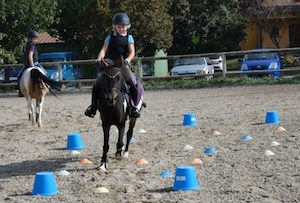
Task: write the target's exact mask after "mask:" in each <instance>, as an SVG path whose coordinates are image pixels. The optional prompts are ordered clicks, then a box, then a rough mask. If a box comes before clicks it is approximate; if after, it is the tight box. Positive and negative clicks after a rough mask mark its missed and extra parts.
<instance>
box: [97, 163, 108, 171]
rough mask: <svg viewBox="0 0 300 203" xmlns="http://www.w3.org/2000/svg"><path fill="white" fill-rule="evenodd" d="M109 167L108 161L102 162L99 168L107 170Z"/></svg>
mask: <svg viewBox="0 0 300 203" xmlns="http://www.w3.org/2000/svg"><path fill="white" fill-rule="evenodd" d="M106 169H107V163H105V162H102V163H101V165H100V166H99V167H98V170H100V171H103V172H105V171H106Z"/></svg>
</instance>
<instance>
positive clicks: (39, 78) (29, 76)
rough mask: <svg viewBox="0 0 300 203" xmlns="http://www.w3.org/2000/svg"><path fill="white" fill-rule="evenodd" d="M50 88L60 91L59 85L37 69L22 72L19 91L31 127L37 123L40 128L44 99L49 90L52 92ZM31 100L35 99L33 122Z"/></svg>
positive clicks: (32, 68) (31, 68)
mask: <svg viewBox="0 0 300 203" xmlns="http://www.w3.org/2000/svg"><path fill="white" fill-rule="evenodd" d="M51 88H53V89H57V90H60V83H59V82H56V81H54V80H51V79H49V78H48V77H47V76H46V75H45V74H44V73H43V71H42V69H40V68H39V67H30V68H27V69H26V70H25V71H24V72H23V74H22V76H21V80H20V91H21V92H22V94H23V95H24V96H25V98H26V101H27V106H28V116H29V121H31V122H32V125H34V124H35V122H37V124H38V127H41V126H42V119H41V116H42V109H43V102H44V97H45V95H46V94H47V92H48V91H49V90H50V91H51V92H52V90H51ZM52 93H53V92H52ZM53 94H54V93H53ZM54 95H55V94H54ZM32 99H36V108H35V112H36V118H35V120H34V117H33V112H34V106H33V104H32Z"/></svg>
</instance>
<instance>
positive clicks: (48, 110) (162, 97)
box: [0, 85, 300, 203]
mask: <svg viewBox="0 0 300 203" xmlns="http://www.w3.org/2000/svg"><path fill="white" fill-rule="evenodd" d="M144 97H145V101H146V102H147V105H148V107H147V108H146V109H143V113H142V116H141V118H140V119H139V120H138V122H137V125H136V128H135V133H134V138H136V142H135V143H133V144H131V145H130V149H129V158H128V159H125V160H121V161H118V160H116V159H115V158H114V154H115V150H116V141H117V134H116V128H115V127H113V128H112V129H111V137H110V138H111V139H110V151H109V157H110V160H109V165H108V171H107V172H106V173H104V172H100V171H98V170H97V169H96V167H97V166H99V164H100V158H101V155H102V146H103V133H102V128H101V124H100V121H99V114H98V115H97V117H95V118H94V119H91V118H88V117H85V116H84V115H83V112H84V110H85V108H86V107H87V106H88V105H89V102H90V94H68V95H65V94H64V95H61V96H60V98H59V99H56V98H55V97H53V96H50V95H47V96H46V98H45V103H44V111H43V115H42V122H43V127H42V128H38V127H37V126H32V125H31V124H30V123H29V122H28V120H27V118H28V116H27V108H26V102H25V99H24V98H17V97H5V96H1V97H0V109H1V110H0V112H1V117H0V140H1V142H0V202H72V203H73V202H272V203H273V202H275V203H276V202H299V201H300V160H299V159H300V156H299V147H300V146H299V143H300V142H299V141H300V139H299V138H300V133H299V132H300V86H299V85H276V86H252V87H228V88H227V87H226V88H207V89H193V90H173V91H146V92H145V96H144ZM270 109H275V110H277V112H278V113H279V115H280V120H281V124H280V125H281V126H282V127H284V128H285V129H286V132H277V131H276V130H275V129H276V127H277V126H275V125H266V124H264V121H265V115H266V112H267V111H268V110H270ZM187 112H193V113H195V115H196V119H197V121H198V126H196V127H183V126H182V121H183V115H184V114H185V113H187ZM139 129H144V130H146V133H145V134H139V133H137V131H138V130H139ZM213 130H218V131H219V132H221V135H213V133H212V132H213ZM75 131H77V132H80V134H81V137H82V139H83V142H84V144H85V146H86V147H85V148H84V149H83V150H81V151H80V152H81V155H79V156H71V155H70V153H69V152H68V151H67V150H66V149H65V148H66V143H67V135H68V133H70V132H75ZM244 134H248V135H250V136H252V138H253V140H251V141H249V142H243V141H241V140H240V137H241V136H242V135H244ZM272 141H277V142H279V143H280V145H279V146H277V147H272V146H270V143H271V142H272ZM187 144H188V145H191V146H192V147H193V148H194V149H193V150H189V151H186V150H184V149H183V148H184V146H185V145H187ZM207 147H214V148H216V149H217V150H218V151H217V154H216V155H213V156H208V155H206V154H204V153H203V150H204V149H206V148H207ZM265 150H271V151H272V152H274V153H275V155H274V156H265V155H264V152H265ZM141 157H144V158H145V159H147V160H148V161H149V164H148V165H142V166H139V165H136V164H135V161H136V160H137V159H138V158H141ZM192 157H198V158H200V159H201V160H202V161H203V163H202V164H201V165H195V170H196V174H197V179H198V182H199V185H200V190H198V191H172V186H173V183H174V178H169V179H166V178H162V177H160V176H159V174H160V173H161V172H162V171H163V170H169V171H170V172H171V173H172V174H173V175H174V174H175V170H176V167H177V166H180V165H189V164H190V163H189V161H190V159H191V158H192ZM81 158H88V159H89V160H91V161H92V162H93V164H91V165H81V164H79V160H80V159H81ZM61 169H65V170H67V171H69V172H70V175H69V176H57V175H56V176H55V178H56V183H57V188H58V190H59V194H58V195H55V196H50V197H41V196H31V191H32V188H33V182H34V178H35V173H36V172H40V171H52V172H55V173H56V172H57V171H59V170H61ZM100 186H103V187H106V188H107V189H108V190H109V193H108V194H102V193H96V192H95V191H96V188H98V187H100Z"/></svg>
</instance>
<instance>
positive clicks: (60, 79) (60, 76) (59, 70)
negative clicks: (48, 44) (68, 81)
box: [57, 63, 65, 89]
mask: <svg viewBox="0 0 300 203" xmlns="http://www.w3.org/2000/svg"><path fill="white" fill-rule="evenodd" d="M57 67H58V81H59V82H61V81H62V79H63V78H62V64H61V63H58V64H57ZM60 87H61V89H63V88H65V84H63V83H61V85H60Z"/></svg>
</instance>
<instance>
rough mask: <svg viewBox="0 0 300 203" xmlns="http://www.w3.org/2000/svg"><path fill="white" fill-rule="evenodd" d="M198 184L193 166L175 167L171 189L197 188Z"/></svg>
mask: <svg viewBox="0 0 300 203" xmlns="http://www.w3.org/2000/svg"><path fill="white" fill-rule="evenodd" d="M199 189H200V187H199V184H198V181H197V177H196V172H195V168H194V167H193V166H179V167H177V168H176V175H175V181H174V185H173V190H175V191H176V190H199Z"/></svg>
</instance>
